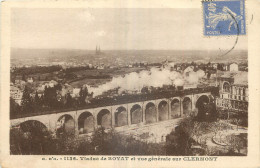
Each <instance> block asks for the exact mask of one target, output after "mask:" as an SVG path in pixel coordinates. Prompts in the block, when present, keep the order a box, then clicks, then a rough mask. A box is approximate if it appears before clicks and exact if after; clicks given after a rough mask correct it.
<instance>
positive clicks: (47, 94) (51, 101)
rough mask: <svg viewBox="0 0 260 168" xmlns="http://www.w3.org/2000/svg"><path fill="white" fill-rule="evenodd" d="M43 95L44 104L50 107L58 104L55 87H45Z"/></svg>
mask: <svg viewBox="0 0 260 168" xmlns="http://www.w3.org/2000/svg"><path fill="white" fill-rule="evenodd" d="M43 96H44V97H43V99H44V101H43V102H44V105H45V106H47V107H51V108H55V107H57V106H58V100H57V91H56V88H55V87H45V89H44V95H43Z"/></svg>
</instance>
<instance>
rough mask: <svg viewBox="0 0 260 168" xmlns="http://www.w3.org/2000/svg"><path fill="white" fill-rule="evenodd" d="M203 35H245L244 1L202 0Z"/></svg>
mask: <svg viewBox="0 0 260 168" xmlns="http://www.w3.org/2000/svg"><path fill="white" fill-rule="evenodd" d="M202 3H203V4H202V5H203V19H204V25H203V26H204V35H205V36H229V35H245V34H246V23H245V22H246V19H245V1H244V0H217V1H203V2H202Z"/></svg>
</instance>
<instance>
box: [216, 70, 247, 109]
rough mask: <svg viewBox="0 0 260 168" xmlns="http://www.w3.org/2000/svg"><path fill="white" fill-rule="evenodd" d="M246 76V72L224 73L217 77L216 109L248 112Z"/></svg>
mask: <svg viewBox="0 0 260 168" xmlns="http://www.w3.org/2000/svg"><path fill="white" fill-rule="evenodd" d="M247 75H248V73H247V72H236V73H234V72H233V73H231V72H225V73H224V74H221V75H220V76H218V79H217V80H218V86H219V98H217V106H218V107H221V108H224V109H230V110H235V111H248V76H247Z"/></svg>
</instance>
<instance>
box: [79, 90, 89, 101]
mask: <svg viewBox="0 0 260 168" xmlns="http://www.w3.org/2000/svg"><path fill="white" fill-rule="evenodd" d="M87 95H88V89H87V88H86V87H83V88H80V92H79V104H80V105H81V106H83V105H85V104H86V97H87Z"/></svg>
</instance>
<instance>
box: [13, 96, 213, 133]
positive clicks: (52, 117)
mask: <svg viewBox="0 0 260 168" xmlns="http://www.w3.org/2000/svg"><path fill="white" fill-rule="evenodd" d="M210 98H213V96H212V95H211V92H210V91H207V92H202V93H196V94H187V95H182V96H177V97H174V96H173V97H170V98H162V99H155V100H147V101H140V102H130V103H125V104H116V105H109V106H102V105H100V107H97V108H88V109H80V110H73V111H66V112H56V113H50V114H42V115H37V116H28V117H22V118H16V119H11V127H16V126H18V125H23V124H26V123H33V124H36V123H40V124H41V125H43V126H44V127H46V129H47V130H48V131H51V132H53V133H57V132H59V131H61V132H64V131H65V132H70V131H72V132H74V133H75V134H76V135H86V134H87V135H88V134H90V133H91V132H93V131H94V130H95V129H97V128H98V127H101V126H102V127H104V128H105V129H110V128H114V129H115V130H116V131H117V130H118V131H126V132H127V131H128V130H129V129H131V128H133V127H135V128H141V127H144V126H146V127H147V126H148V127H149V125H154V124H157V125H160V123H163V122H165V121H174V120H179V119H180V118H183V117H185V116H189V115H197V113H198V105H199V104H200V103H207V102H209V100H210Z"/></svg>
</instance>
